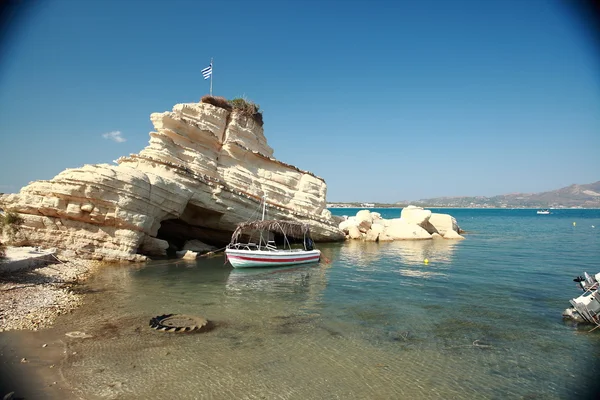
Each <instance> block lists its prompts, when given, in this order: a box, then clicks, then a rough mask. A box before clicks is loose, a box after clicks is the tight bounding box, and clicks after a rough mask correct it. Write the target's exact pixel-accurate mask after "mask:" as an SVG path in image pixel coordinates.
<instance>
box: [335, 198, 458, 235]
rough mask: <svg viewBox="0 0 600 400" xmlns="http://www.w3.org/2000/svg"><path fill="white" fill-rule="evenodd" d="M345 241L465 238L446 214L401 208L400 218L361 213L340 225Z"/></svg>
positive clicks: (414, 208) (374, 213) (409, 207)
mask: <svg viewBox="0 0 600 400" xmlns="http://www.w3.org/2000/svg"><path fill="white" fill-rule="evenodd" d="M339 228H340V229H341V230H342V231H343V232H344V233H345V234H346V237H347V238H348V239H362V240H366V241H369V242H391V241H394V240H427V239H464V237H463V236H461V235H460V232H462V230H461V229H460V227H459V226H458V224H457V222H456V219H455V218H454V217H453V216H451V215H449V214H439V213H433V212H431V211H430V210H425V209H423V208H421V207H416V206H408V207H405V208H403V209H402V211H401V213H400V218H393V219H385V218H382V217H381V214H379V213H377V212H371V211H369V210H360V211H359V212H358V213H356V216H353V217H349V218H347V219H346V220H344V221H342V222H340V224H339Z"/></svg>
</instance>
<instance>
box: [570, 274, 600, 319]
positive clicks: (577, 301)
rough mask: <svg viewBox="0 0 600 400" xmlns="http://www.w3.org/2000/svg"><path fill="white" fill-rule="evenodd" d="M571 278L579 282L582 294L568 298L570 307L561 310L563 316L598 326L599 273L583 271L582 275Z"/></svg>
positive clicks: (599, 301)
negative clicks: (591, 273)
mask: <svg viewBox="0 0 600 400" xmlns="http://www.w3.org/2000/svg"><path fill="white" fill-rule="evenodd" d="M573 280H574V281H575V282H577V283H579V286H580V288H581V290H583V294H582V295H581V296H579V297H576V298H574V299H571V300H569V303H571V305H572V307H569V308H567V309H566V310H565V311H564V312H563V317H565V318H570V319H572V320H574V321H576V322H586V323H590V324H595V325H597V326H600V292H599V291H598V286H599V284H598V281H600V273H597V274H596V275H595V276H590V275H588V273H587V272H584V275H583V276H578V277H577V278H575V279H573Z"/></svg>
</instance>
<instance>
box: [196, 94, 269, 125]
mask: <svg viewBox="0 0 600 400" xmlns="http://www.w3.org/2000/svg"><path fill="white" fill-rule="evenodd" d="M200 102H201V103H208V104H212V105H213V106H215V107H220V108H224V109H225V110H227V111H236V112H239V113H240V114H242V115H245V116H246V117H249V118H252V119H253V120H254V121H256V123H257V124H259V125H260V126H263V124H264V122H263V115H262V111H260V106H259V105H258V104H256V103H254V102H252V101H250V100H247V99H244V98H235V99H233V100H227V99H226V98H224V97H217V96H209V95H206V96H203V97H202V99H200Z"/></svg>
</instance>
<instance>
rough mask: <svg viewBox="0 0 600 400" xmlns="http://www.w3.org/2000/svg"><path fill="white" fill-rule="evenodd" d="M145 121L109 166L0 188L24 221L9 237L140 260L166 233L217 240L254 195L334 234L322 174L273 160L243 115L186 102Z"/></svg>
mask: <svg viewBox="0 0 600 400" xmlns="http://www.w3.org/2000/svg"><path fill="white" fill-rule="evenodd" d="M151 121H152V124H153V125H154V128H155V131H154V132H151V133H150V143H149V145H148V146H147V147H146V148H144V149H143V150H142V151H141V152H139V153H138V154H131V155H130V156H127V157H121V158H119V159H118V160H117V161H116V163H117V165H109V164H97V165H85V166H83V167H81V168H76V169H67V170H65V171H63V172H61V173H60V174H58V175H57V176H56V177H54V178H53V179H51V180H49V181H36V182H32V183H31V184H29V185H28V186H26V187H24V188H22V189H21V191H20V192H19V193H18V194H8V195H1V196H0V208H3V209H5V210H11V211H13V212H16V213H18V214H19V216H20V217H21V218H22V219H23V221H24V222H23V224H22V225H21V226H20V228H19V232H18V234H17V235H16V236H15V237H14V238H13V239H14V240H12V243H13V244H15V245H40V246H46V247H56V248H57V249H59V250H61V251H62V252H63V254H65V255H67V256H76V257H82V258H91V259H103V260H114V261H116V260H130V261H140V260H143V259H145V256H144V255H143V254H148V255H152V254H156V255H163V254H165V252H166V249H167V248H168V247H169V244H170V243H171V245H172V243H173V241H175V242H181V243H182V244H183V243H184V242H185V241H186V240H189V239H199V240H202V241H203V242H206V243H209V244H213V245H219V244H223V243H224V242H227V241H228V239H229V235H230V234H231V232H233V230H234V229H235V227H236V226H237V224H238V223H240V222H243V221H246V220H248V219H252V218H257V217H258V218H259V217H260V215H259V214H258V211H259V209H260V207H259V205H260V202H261V199H262V198H263V196H264V195H266V196H267V205H268V208H267V210H268V218H270V219H285V220H292V221H302V222H304V223H307V224H309V225H310V228H311V231H312V234H313V237H314V239H315V240H316V241H335V240H341V239H343V238H344V234H343V233H342V232H341V231H340V230H339V229H338V228H337V223H336V222H335V220H334V219H333V218H332V216H331V213H330V212H329V211H328V210H327V209H326V208H325V207H326V203H325V195H326V191H327V186H326V184H325V181H324V180H323V179H321V178H319V177H317V176H315V175H314V174H312V173H310V172H307V171H303V170H300V169H298V168H297V167H294V166H292V165H289V164H286V163H283V162H281V161H278V160H276V159H275V158H273V149H271V148H270V147H269V145H268V144H267V140H266V138H265V136H264V132H263V128H262V126H261V125H260V124H258V123H256V122H255V121H254V120H253V119H251V118H248V117H246V116H244V115H241V114H240V113H239V112H237V111H235V110H234V111H228V110H225V109H222V108H219V107H216V106H213V105H211V104H205V103H187V104H177V105H175V106H174V107H173V110H172V111H171V112H164V113H154V114H152V115H151ZM4 241H6V239H5V240H4ZM169 242H170V243H169Z"/></svg>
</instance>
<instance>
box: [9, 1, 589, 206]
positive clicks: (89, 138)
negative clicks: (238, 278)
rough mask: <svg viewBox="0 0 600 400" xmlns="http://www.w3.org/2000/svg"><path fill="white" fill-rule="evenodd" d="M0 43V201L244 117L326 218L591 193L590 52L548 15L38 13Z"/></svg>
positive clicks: (538, 8) (484, 4)
mask: <svg viewBox="0 0 600 400" xmlns="http://www.w3.org/2000/svg"><path fill="white" fill-rule="evenodd" d="M21 4H24V5H22V6H21V7H19V8H17V9H15V10H13V11H12V14H11V13H8V14H6V15H8V17H7V21H8V23H7V21H4V22H5V23H4V24H3V26H2V30H1V33H2V42H0V45H1V47H0V192H4V193H15V192H18V191H19V190H20V188H21V187H23V186H25V185H27V184H28V183H29V182H30V181H35V180H47V179H51V178H53V177H54V176H55V175H57V174H58V173H60V172H61V171H63V170H65V169H67V168H77V167H81V166H83V165H84V164H95V163H112V162H113V160H116V159H117V158H119V157H120V156H124V155H129V154H130V153H138V152H139V151H140V150H142V149H143V148H144V147H145V146H146V145H147V144H148V141H149V135H148V133H149V132H150V131H152V130H153V127H152V124H151V123H150V119H149V116H150V114H151V113H153V112H164V111H169V110H171V109H172V107H173V105H175V104H177V103H186V102H197V101H199V99H200V98H201V97H202V96H203V95H205V94H208V92H209V81H208V80H204V79H203V78H202V75H201V73H200V71H201V69H203V68H205V67H206V66H208V64H209V63H210V60H211V57H212V58H214V64H213V94H214V95H217V96H223V97H226V98H228V99H231V98H234V97H240V96H245V97H246V98H248V99H250V100H252V101H254V102H256V103H258V104H260V106H261V109H262V111H263V117H264V121H265V125H264V128H265V136H266V138H267V140H268V143H269V145H270V146H271V147H272V148H273V149H274V151H275V153H274V156H275V158H277V159H278V160H281V161H283V162H285V163H289V164H293V165H295V166H297V167H299V168H301V169H304V170H308V171H311V172H313V173H315V174H316V175H318V176H320V177H322V178H324V179H325V181H326V183H327V201H328V202H342V201H348V202H350V201H360V202H382V203H393V202H398V201H406V200H418V199H423V198H431V197H438V196H493V195H499V194H506V193H515V192H528V193H531V192H541V191H547V190H554V189H558V188H561V187H564V186H568V185H570V184H573V183H579V184H584V183H591V182H595V181H598V180H600V154H599V153H600V49H598V44H599V43H598V42H596V41H595V40H594V39H595V38H596V36H595V34H596V33H597V32H595V31H594V27H593V25H592V24H590V21H586V20H584V19H582V18H581V14H582V13H581V12H579V11H577V10H574V9H572V8H569V6H568V3H567V2H564V1H558V0H557V1H542V0H527V1H519V0H502V1H501V0H489V1H478V0H472V1H450V0H449V1H442V0H433V1H430V0H424V1H402V0H396V1H354V0H346V1H316V0H314V1H313V0H305V1H275V0H270V1H261V0H256V1H252V2H249V1H177V0H172V1H153V0H145V1H142V0H123V1H117V0H105V1H96V0H86V1H77V0H40V1H37V2H21Z"/></svg>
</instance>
